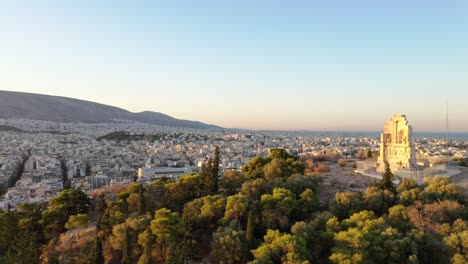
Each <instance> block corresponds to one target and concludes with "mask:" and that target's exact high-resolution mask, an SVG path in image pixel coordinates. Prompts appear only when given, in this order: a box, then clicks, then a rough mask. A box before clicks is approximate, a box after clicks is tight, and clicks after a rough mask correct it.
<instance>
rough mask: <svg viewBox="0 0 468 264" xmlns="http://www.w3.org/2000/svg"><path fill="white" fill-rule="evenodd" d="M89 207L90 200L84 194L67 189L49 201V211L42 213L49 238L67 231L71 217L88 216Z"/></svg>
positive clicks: (42, 220) (42, 221) (42, 222)
mask: <svg viewBox="0 0 468 264" xmlns="http://www.w3.org/2000/svg"><path fill="white" fill-rule="evenodd" d="M89 207H90V200H89V198H88V196H87V195H86V194H85V193H84V192H82V191H80V190H76V189H66V190H63V191H62V192H61V193H60V194H59V195H57V196H56V197H54V198H52V199H51V200H50V201H49V209H47V210H45V211H44V212H43V213H42V219H41V221H40V222H41V224H42V225H43V226H44V228H45V231H46V234H47V235H48V236H49V238H51V237H55V236H58V235H59V234H60V233H61V232H64V231H65V223H66V222H67V221H68V218H69V217H70V216H72V215H77V214H87V213H88V211H89Z"/></svg>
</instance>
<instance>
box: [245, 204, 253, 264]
mask: <svg viewBox="0 0 468 264" xmlns="http://www.w3.org/2000/svg"><path fill="white" fill-rule="evenodd" d="M254 222H255V220H254V216H253V213H252V210H250V211H249V216H248V218H247V230H246V231H245V241H246V244H247V247H246V249H247V251H246V259H251V258H252V255H251V253H250V250H251V249H253V248H254V247H255V235H254V228H255V226H254V225H255V223H254Z"/></svg>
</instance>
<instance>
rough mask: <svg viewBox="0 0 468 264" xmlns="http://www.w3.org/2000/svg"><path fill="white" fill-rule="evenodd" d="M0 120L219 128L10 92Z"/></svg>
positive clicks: (0, 104)
mask: <svg viewBox="0 0 468 264" xmlns="http://www.w3.org/2000/svg"><path fill="white" fill-rule="evenodd" d="M0 118H22V119H32V120H43V121H51V122H84V123H97V122H116V121H118V120H129V121H135V122H142V123H147V124H154V125H162V126H171V127H186V128H198V129H217V128H219V127H217V126H214V125H210V124H205V123H202V122H198V121H190V120H182V119H176V118H174V117H171V116H168V115H165V114H162V113H158V112H150V111H144V112H139V113H132V112H130V111H127V110H125V109H122V108H118V107H114V106H110V105H105V104H100V103H95V102H90V101H84V100H78V99H73V98H68V97H61V96H51V95H43V94H33V93H22V92H10V91H0Z"/></svg>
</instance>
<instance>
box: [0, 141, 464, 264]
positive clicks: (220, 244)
mask: <svg viewBox="0 0 468 264" xmlns="http://www.w3.org/2000/svg"><path fill="white" fill-rule="evenodd" d="M219 159H220V153H219V149H216V150H215V153H214V155H213V158H212V159H210V160H209V161H208V162H207V164H205V165H204V167H203V169H202V170H201V172H200V174H195V173H193V174H189V175H185V176H182V177H181V178H180V179H179V180H178V181H172V180H166V179H161V180H158V181H155V182H153V183H151V184H148V185H141V184H133V185H131V186H129V187H128V188H126V189H124V190H123V191H120V192H118V193H117V194H114V193H112V192H104V193H101V194H99V196H97V197H96V198H94V199H92V201H88V200H87V197H86V196H83V195H81V194H79V193H80V191H78V190H66V191H64V192H63V193H62V194H61V195H59V196H58V197H56V198H54V199H53V200H52V201H51V202H50V207H48V208H45V207H40V206H33V205H23V206H22V207H21V210H18V211H16V212H2V213H1V214H0V223H1V226H0V240H1V241H0V248H1V254H2V256H3V259H2V260H4V261H6V262H4V263H26V262H21V261H19V259H21V258H23V257H25V256H29V257H28V258H25V259H26V260H28V261H29V262H27V263H35V262H40V261H39V260H38V259H39V256H40V255H41V254H42V260H41V261H42V262H45V263H78V262H79V263H202V262H203V263H258V264H260V263H379V262H380V263H467V262H468V228H467V224H468V222H467V218H468V210H467V207H466V205H467V198H466V197H465V196H464V195H463V193H462V191H461V190H460V189H459V188H458V186H457V185H455V184H453V183H450V182H449V180H447V179H444V178H438V177H436V178H431V179H428V180H426V184H425V185H424V186H418V185H417V184H416V183H415V182H414V181H411V180H403V182H402V183H401V184H400V185H398V186H394V184H393V175H392V174H391V172H390V171H389V170H387V172H386V173H385V175H384V177H383V180H382V181H381V182H377V183H375V184H373V185H372V186H370V187H369V188H367V189H366V191H364V192H362V193H351V192H342V193H337V194H336V196H335V198H334V199H333V200H332V201H330V205H329V206H326V207H321V206H320V204H319V200H318V198H317V195H316V193H317V188H318V186H319V183H320V178H319V177H318V176H305V175H304V169H305V166H304V164H302V163H301V162H300V161H299V159H298V157H296V156H291V155H289V154H288V153H287V152H286V151H284V150H282V149H273V150H272V151H271V153H270V155H269V156H267V157H257V158H254V159H253V160H251V161H250V162H249V163H248V164H247V165H246V166H244V167H243V170H242V172H240V171H228V172H226V173H225V174H224V175H222V177H220V175H219ZM91 205H92V206H91ZM7 226H11V228H6V227H7ZM85 226H88V228H95V231H96V232H95V233H94V235H93V237H92V239H91V240H89V241H88V242H87V243H82V245H81V246H77V247H72V248H71V249H70V250H69V251H63V250H62V251H60V250H58V249H57V243H58V237H59V235H60V234H61V233H62V235H63V232H65V231H66V230H76V229H77V228H78V230H79V228H82V227H85ZM19 234H21V235H19ZM31 238H32V239H31ZM12 241H13V242H12ZM78 244H79V243H78ZM72 251H73V252H72ZM80 251H82V252H92V254H90V253H88V254H86V253H83V254H82V255H80V257H79V259H77V256H76V252H80ZM34 259H35V261H34ZM18 261H19V262H18Z"/></svg>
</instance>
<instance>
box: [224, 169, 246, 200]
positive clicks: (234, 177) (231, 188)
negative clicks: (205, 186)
mask: <svg viewBox="0 0 468 264" xmlns="http://www.w3.org/2000/svg"><path fill="white" fill-rule="evenodd" d="M244 181H245V178H244V175H242V173H241V172H240V171H238V170H228V171H226V172H225V173H224V175H223V178H222V180H221V184H220V189H221V192H222V193H223V194H224V195H226V196H229V195H233V194H236V193H237V192H239V190H240V188H241V187H242V184H243V183H244Z"/></svg>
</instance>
